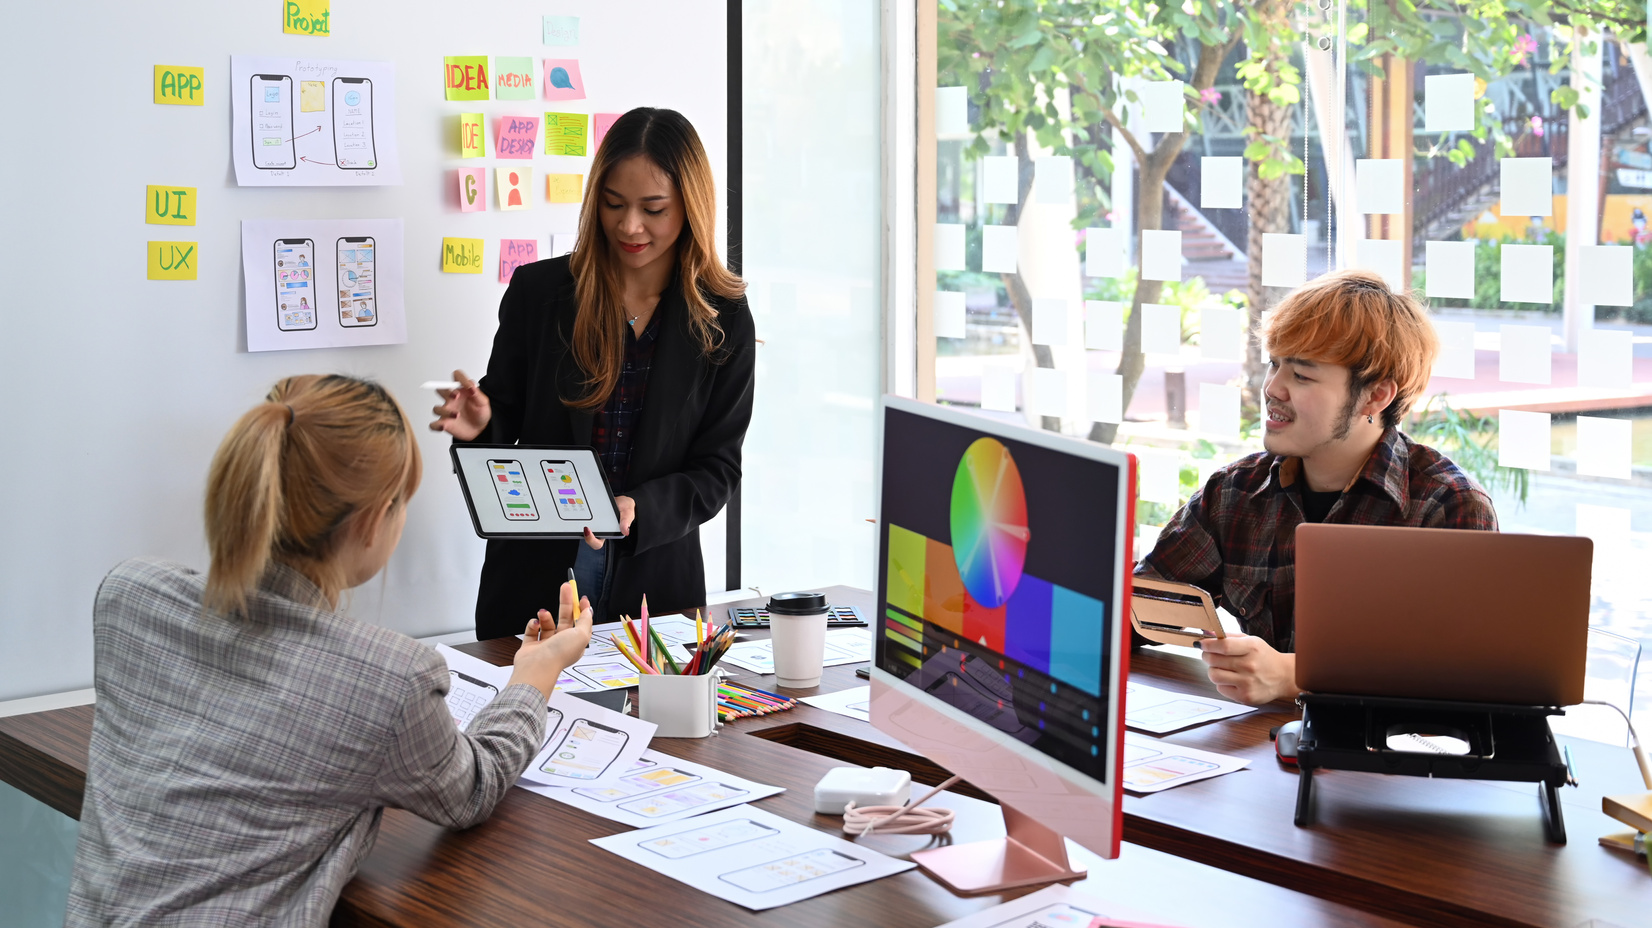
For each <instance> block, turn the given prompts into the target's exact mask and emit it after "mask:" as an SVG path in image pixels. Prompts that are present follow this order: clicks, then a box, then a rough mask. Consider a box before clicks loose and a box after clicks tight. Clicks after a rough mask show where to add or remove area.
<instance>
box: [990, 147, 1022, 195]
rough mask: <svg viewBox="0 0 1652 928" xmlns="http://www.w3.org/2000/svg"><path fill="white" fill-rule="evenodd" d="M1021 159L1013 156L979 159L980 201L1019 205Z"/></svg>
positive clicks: (993, 156) (994, 156)
mask: <svg viewBox="0 0 1652 928" xmlns="http://www.w3.org/2000/svg"><path fill="white" fill-rule="evenodd" d="M1020 161H1021V159H1019V158H1017V157H1015V156H1014V155H987V156H986V157H984V158H982V159H981V199H982V201H984V202H987V203H1019V202H1020V201H1021V190H1020V185H1019V180H1020V178H1019V177H1018V176H1017V175H1018V174H1019V172H1020Z"/></svg>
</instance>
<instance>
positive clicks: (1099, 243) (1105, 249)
mask: <svg viewBox="0 0 1652 928" xmlns="http://www.w3.org/2000/svg"><path fill="white" fill-rule="evenodd" d="M1084 273H1085V275H1086V276H1088V277H1113V278H1117V277H1123V276H1124V232H1123V231H1121V230H1119V229H1086V230H1085V232H1084Z"/></svg>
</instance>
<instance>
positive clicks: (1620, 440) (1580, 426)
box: [1577, 416, 1634, 480]
mask: <svg viewBox="0 0 1652 928" xmlns="http://www.w3.org/2000/svg"><path fill="white" fill-rule="evenodd" d="M1633 426H1634V423H1633V422H1632V421H1631V420H1629V419H1607V418H1603V417H1600V416H1578V417H1577V472H1578V473H1579V474H1580V475H1582V476H1585V477H1610V478H1612V479H1614V480H1628V479H1629V478H1630V477H1631V476H1633V469H1632V468H1631V466H1630V459H1631V453H1632V451H1633V445H1634V434H1633Z"/></svg>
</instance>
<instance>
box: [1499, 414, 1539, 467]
mask: <svg viewBox="0 0 1652 928" xmlns="http://www.w3.org/2000/svg"><path fill="white" fill-rule="evenodd" d="M1549 441H1550V434H1549V414H1548V413H1546V412H1527V411H1526V410H1523V409H1499V410H1498V411H1497V466H1499V467H1524V468H1525V469H1527V470H1548V469H1549Z"/></svg>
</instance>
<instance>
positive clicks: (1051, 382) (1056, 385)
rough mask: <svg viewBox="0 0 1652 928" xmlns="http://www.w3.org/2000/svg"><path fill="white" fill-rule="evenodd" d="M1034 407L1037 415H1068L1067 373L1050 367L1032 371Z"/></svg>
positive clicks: (1036, 368)
mask: <svg viewBox="0 0 1652 928" xmlns="http://www.w3.org/2000/svg"><path fill="white" fill-rule="evenodd" d="M1032 409H1033V415H1035V416H1055V417H1056V418H1058V419H1059V418H1062V417H1065V416H1066V415H1067V374H1066V373H1065V372H1063V371H1058V370H1054V369H1052V368H1048V367H1035V368H1033V371H1032Z"/></svg>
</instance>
